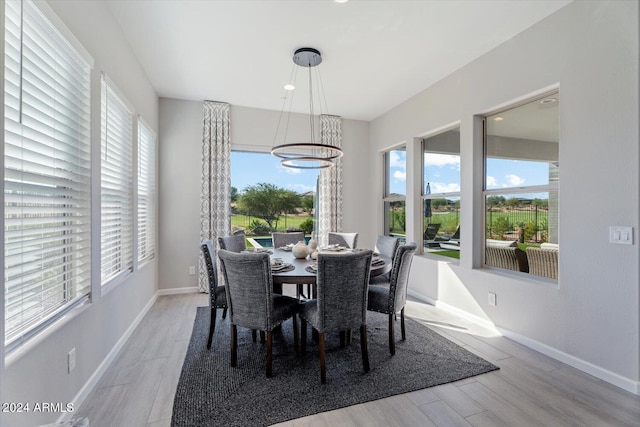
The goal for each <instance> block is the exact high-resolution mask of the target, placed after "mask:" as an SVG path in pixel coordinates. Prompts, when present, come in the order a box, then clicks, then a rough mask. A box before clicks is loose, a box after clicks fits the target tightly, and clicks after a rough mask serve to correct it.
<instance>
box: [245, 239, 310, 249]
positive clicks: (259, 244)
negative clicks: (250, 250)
mask: <svg viewBox="0 0 640 427" xmlns="http://www.w3.org/2000/svg"><path fill="white" fill-rule="evenodd" d="M247 240H248V241H249V242H250V243H251V244H252V245H253V247H254V248H272V247H273V241H272V240H271V237H247ZM309 240H311V236H304V242H305V243H307V244H308V243H309Z"/></svg>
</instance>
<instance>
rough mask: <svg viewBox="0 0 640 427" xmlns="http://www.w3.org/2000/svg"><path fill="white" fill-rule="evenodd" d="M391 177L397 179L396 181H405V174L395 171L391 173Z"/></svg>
mask: <svg viewBox="0 0 640 427" xmlns="http://www.w3.org/2000/svg"><path fill="white" fill-rule="evenodd" d="M393 177H394V178H395V179H397V180H398V181H406V180H407V173H406V172H402V171H395V172H394V173H393Z"/></svg>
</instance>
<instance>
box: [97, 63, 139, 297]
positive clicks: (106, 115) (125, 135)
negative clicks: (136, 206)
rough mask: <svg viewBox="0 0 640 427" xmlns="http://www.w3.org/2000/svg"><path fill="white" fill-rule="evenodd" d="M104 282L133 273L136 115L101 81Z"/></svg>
mask: <svg viewBox="0 0 640 427" xmlns="http://www.w3.org/2000/svg"><path fill="white" fill-rule="evenodd" d="M101 112H102V120H101V121H102V137H101V152H100V164H101V177H102V179H101V183H102V184H101V194H100V199H101V208H100V209H101V225H102V228H101V232H100V237H101V249H102V256H101V266H100V271H101V283H102V284H103V285H105V284H107V283H109V282H111V281H113V280H114V279H117V278H119V277H122V276H125V275H127V274H129V273H130V272H131V271H133V160H132V158H133V157H132V150H133V113H132V111H131V108H129V107H128V106H127V105H126V104H125V102H124V101H123V99H122V98H121V97H120V96H119V95H118V94H117V93H116V90H115V89H114V86H113V85H111V84H109V82H107V78H106V77H105V76H103V78H102V108H101Z"/></svg>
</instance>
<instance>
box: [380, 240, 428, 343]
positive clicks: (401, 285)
mask: <svg viewBox="0 0 640 427" xmlns="http://www.w3.org/2000/svg"><path fill="white" fill-rule="evenodd" d="M417 248H418V246H417V245H416V244H415V243H413V242H411V243H408V244H406V245H402V246H400V247H399V248H398V251H397V252H396V256H395V258H394V259H393V268H392V270H391V280H390V282H389V286H388V287H387V286H379V285H370V286H369V295H368V302H367V310H370V311H377V312H378V313H384V314H388V315H389V352H390V353H391V355H394V354H395V353H396V342H395V336H394V322H395V319H396V313H397V312H398V311H400V331H401V333H402V339H403V340H405V339H406V333H405V328H404V306H405V304H406V303H407V285H408V283H409V270H410V268H411V261H412V260H413V254H415V252H416V249H417Z"/></svg>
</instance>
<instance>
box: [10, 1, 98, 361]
mask: <svg viewBox="0 0 640 427" xmlns="http://www.w3.org/2000/svg"><path fill="white" fill-rule="evenodd" d="M4 5H5V68H4V79H5V80H4V83H5V93H4V95H5V104H4V107H5V115H4V123H5V131H4V150H5V156H4V162H5V168H4V197H5V205H4V209H5V218H4V220H5V225H4V227H5V229H4V231H5V241H4V257H5V258H4V259H5V271H4V274H5V284H4V286H5V288H4V289H5V293H4V295H5V298H4V304H5V310H4V313H5V337H4V340H5V346H6V348H7V350H8V351H11V350H12V349H15V348H17V347H18V346H20V345H21V344H22V343H24V342H25V341H26V340H28V339H29V338H30V337H32V336H34V335H35V334H37V333H38V332H40V331H41V330H43V329H44V328H45V327H47V326H49V325H50V324H51V323H53V322H54V321H55V320H56V319H58V318H60V317H61V316H62V315H63V314H64V313H66V312H67V311H69V310H70V309H72V308H73V307H76V306H77V305H79V304H80V303H82V302H84V301H86V299H87V296H88V295H89V292H90V284H91V265H90V262H91V259H90V258H91V257H90V247H91V244H90V234H91V228H90V227H91V223H90V219H91V216H90V201H89V199H90V197H89V196H90V188H89V187H90V107H89V104H90V71H91V64H90V61H91V59H90V58H88V56H87V55H86V54H84V53H81V52H79V51H78V50H76V49H75V48H74V47H72V43H71V42H70V41H68V40H67V39H65V37H64V36H63V35H62V34H61V33H60V32H59V31H58V30H57V29H56V28H55V27H54V26H53V25H52V24H51V22H50V21H49V20H48V19H47V18H46V17H45V16H44V15H43V14H42V12H41V11H40V10H39V9H38V8H37V7H36V6H35V5H34V4H33V3H32V2H29V1H25V2H17V1H6V2H4Z"/></svg>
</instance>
